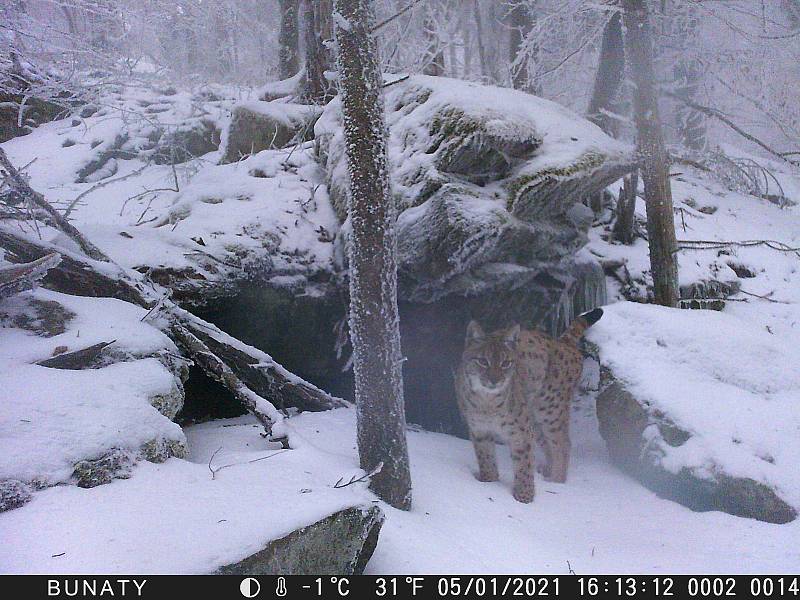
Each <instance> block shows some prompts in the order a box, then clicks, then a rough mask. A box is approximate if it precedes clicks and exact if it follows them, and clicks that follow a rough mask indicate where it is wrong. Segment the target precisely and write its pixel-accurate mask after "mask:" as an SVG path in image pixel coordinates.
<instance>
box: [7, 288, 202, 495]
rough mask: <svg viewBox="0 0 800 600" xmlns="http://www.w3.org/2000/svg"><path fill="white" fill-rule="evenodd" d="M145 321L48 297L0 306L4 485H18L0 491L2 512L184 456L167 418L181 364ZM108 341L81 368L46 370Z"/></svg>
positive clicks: (115, 303)
mask: <svg viewBox="0 0 800 600" xmlns="http://www.w3.org/2000/svg"><path fill="white" fill-rule="evenodd" d="M145 314H146V310H144V309H142V308H139V307H137V306H134V305H132V304H128V303H125V302H122V301H119V300H114V299H110V298H85V297H78V296H69V295H66V294H60V293H57V292H52V291H48V290H44V289H37V290H35V291H30V292H24V293H22V294H18V295H16V296H13V297H10V298H5V299H4V300H3V301H2V303H0V376H1V377H2V380H3V387H2V389H1V390H0V480H6V481H9V480H13V481H15V482H18V483H16V484H11V483H4V485H3V486H2V489H3V492H2V496H3V501H2V504H3V505H4V506H8V507H13V506H14V505H15V504H18V502H16V501H14V500H13V499H14V498H17V499H20V498H22V499H25V498H26V497H27V496H26V495H25V494H20V493H18V492H19V490H20V489H22V490H23V491H25V490H26V489H39V488H43V487H48V486H52V485H56V484H59V483H68V482H75V483H77V484H78V485H80V486H82V487H91V486H94V485H98V484H101V483H107V482H109V481H111V480H112V479H114V478H117V477H126V476H127V475H128V474H129V472H130V468H131V467H132V466H133V465H134V464H135V463H136V462H137V461H138V460H140V459H144V460H149V461H153V462H163V461H164V460H166V459H167V458H169V457H171V456H185V455H186V452H187V450H186V440H185V437H184V435H183V432H182V431H181V429H180V427H178V425H176V424H175V423H173V422H172V421H171V419H173V418H175V416H176V415H177V413H178V411H179V410H180V409H181V407H182V406H183V400H184V390H183V383H182V382H183V379H185V377H186V375H187V373H188V369H187V363H186V361H185V360H183V359H182V358H180V355H179V352H178V349H177V348H176V347H175V345H174V344H173V343H172V342H171V341H170V340H169V338H167V337H166V336H165V335H164V334H163V333H161V332H160V331H159V330H157V329H156V328H155V327H152V326H151V325H149V324H148V323H146V322H143V321H142V318H143V317H144V316H145ZM105 342H113V343H111V344H110V345H109V346H107V348H103V349H102V352H99V353H98V354H96V355H93V356H90V357H89V358H88V359H87V360H86V361H85V364H78V365H74V364H72V365H70V366H69V367H68V368H66V367H65V368H55V367H54V366H45V365H49V364H53V358H54V357H59V356H65V355H67V353H70V352H75V351H78V350H82V349H85V348H89V347H91V346H94V345H96V344H100V343H105ZM20 485H21V486H23V487H22V488H21V487H20ZM15 490H16V491H15ZM6 492H8V493H6ZM12 492H13V493H12Z"/></svg>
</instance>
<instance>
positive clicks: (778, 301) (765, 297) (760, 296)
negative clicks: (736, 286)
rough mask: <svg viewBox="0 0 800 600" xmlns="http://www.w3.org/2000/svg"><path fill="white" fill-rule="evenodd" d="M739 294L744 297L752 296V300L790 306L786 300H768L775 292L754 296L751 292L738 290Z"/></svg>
mask: <svg viewBox="0 0 800 600" xmlns="http://www.w3.org/2000/svg"><path fill="white" fill-rule="evenodd" d="M739 291H740V292H741V293H743V294H745V295H746V296H753V298H760V299H761V300H766V301H767V302H773V303H775V304H792V303H791V302H787V301H786V300H775V299H774V298H770V296H772V294H774V293H775V292H774V291H773V292H770V293H769V294H764V295H761V294H754V293H753V292H746V291H744V290H739Z"/></svg>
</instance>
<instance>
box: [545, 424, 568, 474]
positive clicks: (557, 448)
mask: <svg viewBox="0 0 800 600" xmlns="http://www.w3.org/2000/svg"><path fill="white" fill-rule="evenodd" d="M551 447H552V451H553V462H552V467H551V469H550V481H554V482H556V483H564V482H565V481H566V480H567V470H568V469H569V454H570V450H571V449H572V443H571V442H570V439H569V431H568V430H567V427H566V426H565V427H564V428H563V429H561V430H559V431H557V432H556V433H555V434H554V435H553V437H552V440H551Z"/></svg>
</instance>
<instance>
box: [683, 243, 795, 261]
mask: <svg viewBox="0 0 800 600" xmlns="http://www.w3.org/2000/svg"><path fill="white" fill-rule="evenodd" d="M753 246H766V247H767V248H770V249H771V250H775V251H777V252H786V253H790V254H796V255H797V256H798V257H800V246H798V247H793V246H789V245H788V244H785V243H784V242H778V241H775V240H744V241H742V242H726V241H716V240H678V250H719V249H722V248H730V247H738V248H751V247H753Z"/></svg>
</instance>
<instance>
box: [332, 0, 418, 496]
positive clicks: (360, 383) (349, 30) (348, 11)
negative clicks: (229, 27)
mask: <svg viewBox="0 0 800 600" xmlns="http://www.w3.org/2000/svg"><path fill="white" fill-rule="evenodd" d="M373 19H374V13H373V6H372V2H371V1H370V0H336V15H335V17H334V26H335V36H336V57H337V64H338V68H339V93H340V96H341V98H342V113H343V128H344V137H345V145H346V148H347V168H348V173H349V176H350V194H349V214H350V220H351V223H352V235H351V237H350V241H349V244H348V258H349V262H350V339H351V341H352V343H353V371H354V374H355V391H356V414H357V433H358V436H357V437H358V453H359V457H360V462H361V468H362V469H364V470H365V471H367V472H371V471H373V470H374V469H376V468H377V467H378V465H380V464H381V463H383V467H382V468H381V469H380V471H379V472H377V473H376V474H375V475H373V476H372V478H371V482H370V487H371V489H372V490H373V491H374V492H375V493H376V494H377V495H378V496H379V497H380V498H382V499H383V500H385V501H386V502H388V503H389V504H390V505H392V506H394V507H396V508H401V509H409V508H410V507H411V475H410V472H409V463H408V449H407V446H406V422H405V408H404V402H403V373H402V355H401V351H400V329H399V316H398V309H397V257H396V254H397V239H396V230H395V220H396V209H395V206H394V200H393V198H392V196H391V194H390V193H389V174H388V170H387V148H386V145H387V139H386V124H385V122H384V106H383V95H382V94H383V92H382V87H383V86H382V83H383V82H382V75H381V70H380V63H379V61H378V48H377V42H376V40H375V39H374V38H373V37H372V35H371V34H370V28H371V26H372V23H373Z"/></svg>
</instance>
